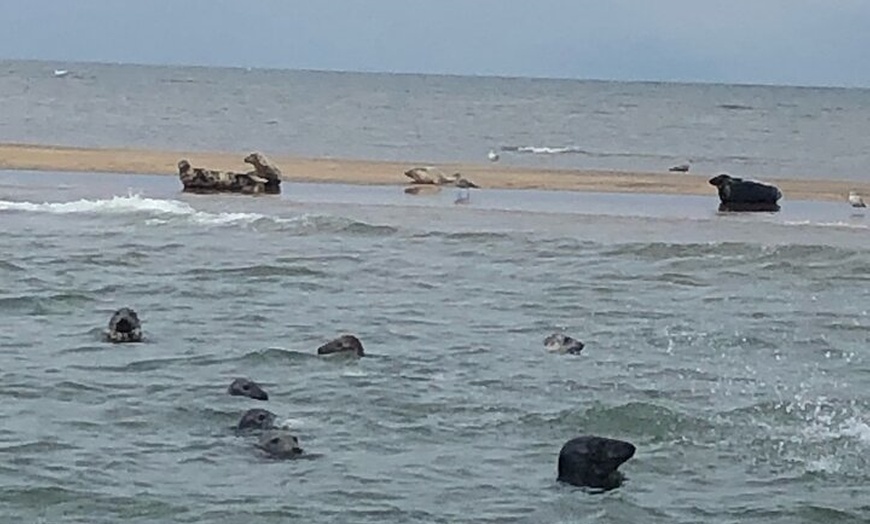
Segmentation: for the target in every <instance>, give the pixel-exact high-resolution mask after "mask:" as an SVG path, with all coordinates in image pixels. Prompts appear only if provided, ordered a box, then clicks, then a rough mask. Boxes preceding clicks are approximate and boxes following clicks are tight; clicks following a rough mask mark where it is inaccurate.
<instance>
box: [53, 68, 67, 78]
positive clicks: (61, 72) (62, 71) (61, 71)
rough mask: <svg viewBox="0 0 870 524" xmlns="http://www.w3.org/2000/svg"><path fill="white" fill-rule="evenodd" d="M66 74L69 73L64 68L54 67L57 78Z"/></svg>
mask: <svg viewBox="0 0 870 524" xmlns="http://www.w3.org/2000/svg"><path fill="white" fill-rule="evenodd" d="M68 74H69V71H67V70H66V69H55V70H54V76H56V77H58V78H60V77H63V76H66V75H68Z"/></svg>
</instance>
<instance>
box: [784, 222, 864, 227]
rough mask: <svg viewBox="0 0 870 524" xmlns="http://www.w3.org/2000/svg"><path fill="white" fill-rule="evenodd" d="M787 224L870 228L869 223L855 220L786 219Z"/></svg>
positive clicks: (785, 223)
mask: <svg viewBox="0 0 870 524" xmlns="http://www.w3.org/2000/svg"><path fill="white" fill-rule="evenodd" d="M783 224H784V225H786V226H812V227H831V228H839V229H870V225H868V224H856V223H854V222H812V221H810V220H786V221H785V222H783Z"/></svg>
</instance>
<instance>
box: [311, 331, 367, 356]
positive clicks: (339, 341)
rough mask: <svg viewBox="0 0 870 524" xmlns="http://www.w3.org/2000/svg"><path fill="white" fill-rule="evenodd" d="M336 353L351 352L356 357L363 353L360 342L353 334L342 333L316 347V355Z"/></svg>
mask: <svg viewBox="0 0 870 524" xmlns="http://www.w3.org/2000/svg"><path fill="white" fill-rule="evenodd" d="M336 353H343V354H352V355H356V356H358V357H362V356H364V354H365V353H364V351H363V345H362V342H360V341H359V339H358V338H356V337H355V336H353V335H342V336H340V337H338V338H336V339H335V340H331V341H329V342H327V343H326V344H324V345H322V346H320V347H319V348H317V354H318V355H333V354H336Z"/></svg>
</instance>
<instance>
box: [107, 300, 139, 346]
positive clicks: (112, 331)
mask: <svg viewBox="0 0 870 524" xmlns="http://www.w3.org/2000/svg"><path fill="white" fill-rule="evenodd" d="M106 339H107V340H108V341H109V342H141V341H142V323H141V322H140V321H139V315H137V314H136V312H135V311H133V310H132V309H130V308H128V307H122V308H121V309H119V310H117V311H115V313H114V314H113V315H112V318H110V319H109V330H108V331H107V332H106Z"/></svg>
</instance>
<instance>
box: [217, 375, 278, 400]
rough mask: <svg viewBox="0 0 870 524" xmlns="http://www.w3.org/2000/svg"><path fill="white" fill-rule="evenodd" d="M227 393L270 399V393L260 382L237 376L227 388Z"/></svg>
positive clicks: (255, 398) (256, 398)
mask: <svg viewBox="0 0 870 524" xmlns="http://www.w3.org/2000/svg"><path fill="white" fill-rule="evenodd" d="M227 393H229V394H230V395H233V396H239V397H248V398H252V399H254V400H269V394H268V393H266V392H265V391H264V390H263V388H261V387H260V385H259V384H257V383H256V382H254V381H253V380H251V379H247V378H237V379H235V380H233V382H232V384H230V386H229V387H228V388H227Z"/></svg>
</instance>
